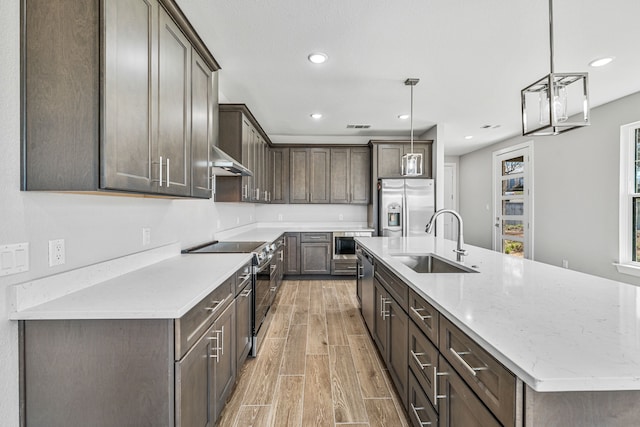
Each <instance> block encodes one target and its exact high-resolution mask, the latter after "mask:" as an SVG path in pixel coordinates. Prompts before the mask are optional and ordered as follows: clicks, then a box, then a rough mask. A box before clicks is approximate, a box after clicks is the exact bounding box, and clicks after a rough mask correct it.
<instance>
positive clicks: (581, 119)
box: [520, 0, 589, 135]
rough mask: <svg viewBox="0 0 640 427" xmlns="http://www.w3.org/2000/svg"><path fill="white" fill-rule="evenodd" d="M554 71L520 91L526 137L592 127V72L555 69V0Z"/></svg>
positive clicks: (551, 14)
mask: <svg viewBox="0 0 640 427" xmlns="http://www.w3.org/2000/svg"><path fill="white" fill-rule="evenodd" d="M549 44H550V52H551V55H550V65H551V72H550V73H549V74H547V75H546V76H544V77H543V78H541V79H540V80H538V81H537V82H535V83H533V84H531V85H529V86H527V87H526V88H524V89H522V91H521V92H520V97H521V103H522V134H523V135H558V134H560V133H562V132H566V131H568V130H572V129H575V128H578V127H582V126H588V125H589V92H588V79H589V75H588V73H555V72H554V70H553V0H549Z"/></svg>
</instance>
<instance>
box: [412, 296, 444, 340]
mask: <svg viewBox="0 0 640 427" xmlns="http://www.w3.org/2000/svg"><path fill="white" fill-rule="evenodd" d="M408 312H409V316H411V319H413V321H414V322H416V325H418V327H419V328H420V330H421V331H422V332H424V334H425V335H426V336H427V337H428V338H429V339H430V340H431V342H433V343H434V344H435V345H438V322H439V320H440V313H438V310H436V309H435V308H433V306H432V305H431V304H429V303H428V302H426V301H425V300H424V299H423V298H422V297H421V296H420V295H418V294H417V293H416V292H415V291H414V290H413V289H409V311H408Z"/></svg>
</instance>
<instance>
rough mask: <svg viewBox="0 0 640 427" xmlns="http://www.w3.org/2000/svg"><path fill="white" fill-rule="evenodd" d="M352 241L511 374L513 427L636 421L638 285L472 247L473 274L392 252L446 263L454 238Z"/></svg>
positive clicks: (468, 263)
mask: <svg viewBox="0 0 640 427" xmlns="http://www.w3.org/2000/svg"><path fill="white" fill-rule="evenodd" d="M356 241H357V242H358V244H359V245H360V246H362V247H363V248H365V249H366V250H367V251H369V252H370V253H371V254H372V255H373V256H374V258H375V262H376V264H377V265H379V266H382V267H381V268H385V269H388V270H389V271H390V272H391V273H392V274H393V275H395V276H397V278H398V279H399V280H400V281H402V282H403V283H404V284H406V286H408V287H409V289H410V290H412V291H414V292H415V293H416V294H418V295H419V296H420V297H422V298H424V300H425V301H427V302H428V303H429V304H431V305H432V306H433V307H434V308H435V309H436V310H437V311H438V312H439V314H440V316H442V317H443V318H444V319H446V321H448V322H450V323H452V324H453V325H455V327H457V328H458V329H460V330H461V331H462V332H463V333H464V334H466V335H467V336H468V337H469V338H471V340H473V341H475V343H477V344H478V345H479V346H480V347H481V348H482V349H484V350H486V351H487V352H488V353H489V354H490V355H491V356H492V357H493V358H495V359H496V360H497V361H498V362H499V363H501V364H502V365H503V366H504V367H506V369H508V370H509V371H511V372H512V373H513V374H514V375H515V377H516V378H517V384H516V393H517V394H518V395H519V396H515V397H514V399H516V400H517V402H516V406H517V408H516V412H517V414H516V417H515V418H516V419H517V420H516V425H525V426H528V425H545V426H548V425H558V426H560V425H563V426H569V425H581V426H583V425H593V426H596V425H598V426H601V425H607V426H609V425H620V426H628V425H637V422H638V421H637V420H638V419H639V417H640V415H639V413H638V410H639V409H638V407H639V406H640V405H638V404H639V403H640V391H639V390H640V288H638V287H635V286H632V285H628V284H623V283H619V282H615V281H611V280H607V279H603V278H599V277H595V276H590V275H586V274H583V273H578V272H575V271H571V270H568V269H562V268H559V267H554V266H551V265H547V264H542V263H538V262H534V261H530V260H523V259H518V258H515V257H512V256H507V255H503V254H500V253H497V252H493V251H489V250H486V249H482V248H478V247H473V246H467V249H468V251H469V254H468V256H466V257H464V260H463V261H462V262H461V264H462V265H463V266H464V267H465V268H467V269H470V270H474V271H475V272H469V273H447V274H440V273H417V272H415V271H414V270H413V269H412V268H410V267H409V266H407V265H406V264H405V263H404V262H403V258H402V257H400V256H399V255H401V254H436V255H437V256H440V257H441V258H445V259H447V260H449V261H451V262H453V263H455V262H456V261H455V254H454V252H453V250H454V249H455V242H453V241H449V240H445V239H440V238H434V237H432V236H424V237H408V238H386V237H374V238H357V239H356ZM383 302H384V298H383ZM383 311H384V310H383ZM383 314H384V313H383ZM383 317H384V316H383ZM440 340H442V337H440ZM461 354H462V353H461ZM436 401H437V399H436Z"/></svg>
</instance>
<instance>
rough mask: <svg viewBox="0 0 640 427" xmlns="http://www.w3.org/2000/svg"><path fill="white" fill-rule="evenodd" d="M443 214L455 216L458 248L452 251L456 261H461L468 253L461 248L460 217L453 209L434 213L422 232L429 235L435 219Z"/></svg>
mask: <svg viewBox="0 0 640 427" xmlns="http://www.w3.org/2000/svg"><path fill="white" fill-rule="evenodd" d="M443 213H450V214H451V215H453V216H455V217H456V219H457V220H458V246H457V248H456V249H454V250H453V251H454V252H455V253H456V254H457V257H456V259H457V260H458V261H462V257H463V256H465V255H467V254H468V252H467V250H466V249H463V248H462V245H463V244H464V238H463V237H462V229H463V225H462V217H461V216H460V214H459V213H458V212H456V211H454V210H453V209H440V210H439V211H436V212H435V213H434V214H433V215H432V216H431V219H430V220H429V222H428V223H427V228H426V230H424V231H425V232H427V233H431V230H432V229H433V226H434V225H435V223H436V218H437V217H438V216H440V214H443Z"/></svg>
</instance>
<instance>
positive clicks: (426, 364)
mask: <svg viewBox="0 0 640 427" xmlns="http://www.w3.org/2000/svg"><path fill="white" fill-rule="evenodd" d="M409 368H410V369H411V371H412V372H413V374H414V375H415V378H416V380H417V381H418V383H419V384H420V387H422V389H423V390H424V391H425V393H426V394H427V397H428V398H429V401H430V402H431V404H432V405H433V406H434V407H436V408H437V407H438V399H436V390H437V389H436V372H437V370H438V349H437V348H436V347H435V346H434V345H433V344H432V343H431V341H429V340H428V339H427V337H426V336H425V335H424V334H423V333H422V332H421V331H420V329H418V327H417V326H416V325H415V324H414V323H413V322H409Z"/></svg>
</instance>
